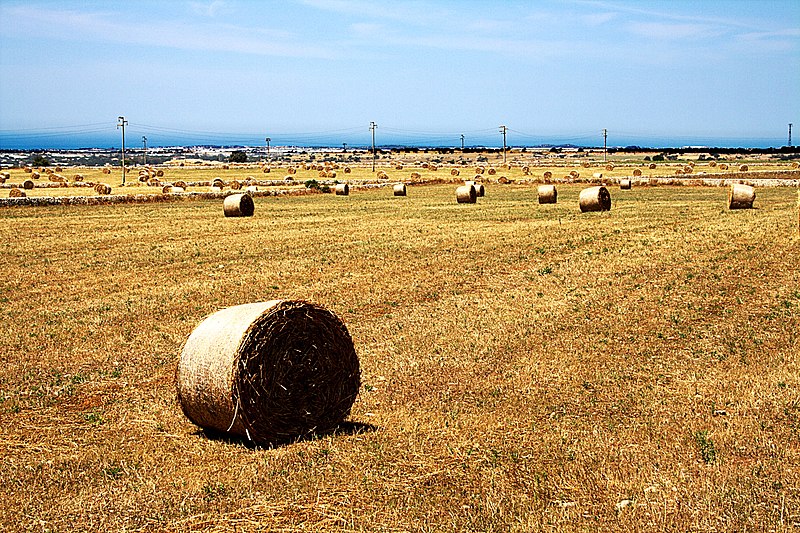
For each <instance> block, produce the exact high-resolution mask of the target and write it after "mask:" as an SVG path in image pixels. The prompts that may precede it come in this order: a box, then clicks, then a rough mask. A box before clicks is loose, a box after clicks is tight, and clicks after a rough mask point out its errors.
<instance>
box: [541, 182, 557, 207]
mask: <svg viewBox="0 0 800 533" xmlns="http://www.w3.org/2000/svg"><path fill="white" fill-rule="evenodd" d="M537 193H538V195H539V203H540V204H554V203H556V202H557V201H558V191H557V190H556V186H555V185H539V187H538V189H537Z"/></svg>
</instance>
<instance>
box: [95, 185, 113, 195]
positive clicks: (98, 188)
mask: <svg viewBox="0 0 800 533" xmlns="http://www.w3.org/2000/svg"><path fill="white" fill-rule="evenodd" d="M94 190H95V192H97V194H111V187H110V186H109V185H106V184H105V183H98V184H97V185H95V186H94Z"/></svg>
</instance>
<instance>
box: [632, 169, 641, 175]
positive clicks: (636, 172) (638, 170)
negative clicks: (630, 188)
mask: <svg viewBox="0 0 800 533" xmlns="http://www.w3.org/2000/svg"><path fill="white" fill-rule="evenodd" d="M633 175H634V176H636V177H639V176H641V175H642V170H641V169H639V168H634V169H633Z"/></svg>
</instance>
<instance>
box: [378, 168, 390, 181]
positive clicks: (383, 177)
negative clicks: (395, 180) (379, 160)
mask: <svg viewBox="0 0 800 533" xmlns="http://www.w3.org/2000/svg"><path fill="white" fill-rule="evenodd" d="M377 177H378V179H379V180H388V179H389V175H388V174H387V173H386V172H384V171H383V170H379V171H378V174H377Z"/></svg>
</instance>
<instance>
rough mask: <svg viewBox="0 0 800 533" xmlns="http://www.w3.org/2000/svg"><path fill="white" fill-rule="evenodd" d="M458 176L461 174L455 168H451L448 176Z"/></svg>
mask: <svg viewBox="0 0 800 533" xmlns="http://www.w3.org/2000/svg"><path fill="white" fill-rule="evenodd" d="M459 174H461V171H460V170H458V169H457V168H451V169H450V175H451V176H458V175H459Z"/></svg>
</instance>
